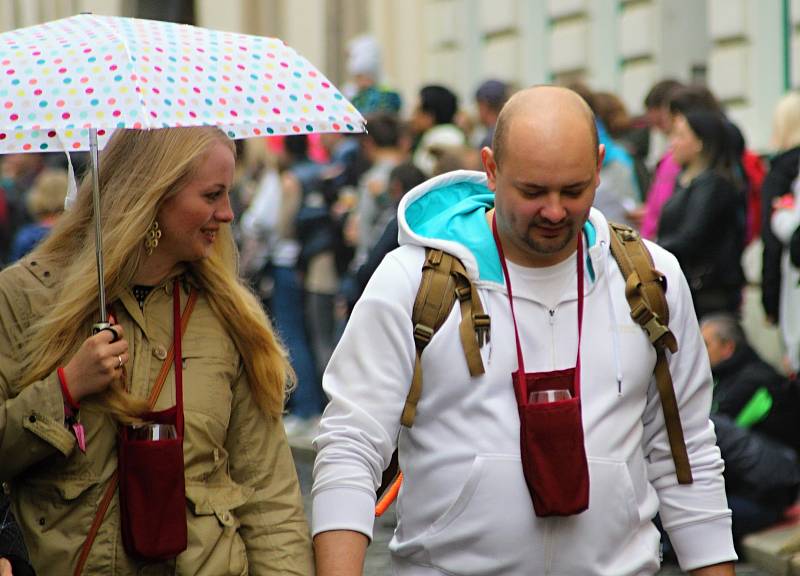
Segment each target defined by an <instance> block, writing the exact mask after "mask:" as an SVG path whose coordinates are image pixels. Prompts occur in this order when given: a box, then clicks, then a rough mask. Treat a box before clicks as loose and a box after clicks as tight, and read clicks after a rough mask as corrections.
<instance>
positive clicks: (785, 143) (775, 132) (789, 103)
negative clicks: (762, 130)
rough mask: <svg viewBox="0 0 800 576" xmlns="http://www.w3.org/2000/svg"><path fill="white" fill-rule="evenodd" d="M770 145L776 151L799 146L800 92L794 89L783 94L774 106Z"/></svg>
mask: <svg viewBox="0 0 800 576" xmlns="http://www.w3.org/2000/svg"><path fill="white" fill-rule="evenodd" d="M772 146H773V147H774V148H775V150H777V151H783V150H789V149H791V148H795V147H797V146H800V93H798V92H796V91H794V92H789V93H787V94H785V95H784V96H783V98H781V99H780V100H779V101H778V104H777V105H776V106H775V113H774V114H773V116H772Z"/></svg>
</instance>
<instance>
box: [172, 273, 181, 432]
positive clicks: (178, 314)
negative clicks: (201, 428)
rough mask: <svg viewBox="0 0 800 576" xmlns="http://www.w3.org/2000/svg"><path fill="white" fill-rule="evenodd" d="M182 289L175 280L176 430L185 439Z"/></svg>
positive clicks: (173, 292)
mask: <svg viewBox="0 0 800 576" xmlns="http://www.w3.org/2000/svg"><path fill="white" fill-rule="evenodd" d="M181 327H182V326H181V289H180V282H178V279H177V278H176V279H175V283H174V284H173V285H172V346H173V350H174V351H175V399H176V414H175V424H176V426H175V429H176V431H177V433H178V436H179V437H181V438H182V437H183V355H182V354H181Z"/></svg>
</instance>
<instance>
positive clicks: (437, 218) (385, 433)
mask: <svg viewBox="0 0 800 576" xmlns="http://www.w3.org/2000/svg"><path fill="white" fill-rule="evenodd" d="M492 205H493V195H492V194H491V192H490V191H489V190H488V189H487V188H486V186H485V177H484V176H483V174H481V173H478V172H464V171H461V172H454V173H450V174H445V175H442V176H440V177H437V178H434V179H432V180H430V181H428V182H426V183H425V184H423V185H422V186H420V187H418V188H416V189H415V190H413V191H412V192H410V193H409V194H408V195H407V196H406V197H405V198H404V199H403V201H402V202H401V205H400V208H399V222H400V243H401V247H400V248H399V249H398V250H395V251H394V252H392V253H390V254H389V255H388V256H387V257H386V258H385V259H384V261H383V263H382V264H381V266H380V267H379V268H378V270H377V271H376V273H375V275H374V276H373V278H372V279H371V281H370V283H369V285H368V286H367V288H366V291H365V292H364V295H363V296H362V298H361V300H360V301H359V303H358V304H357V305H356V307H355V309H354V311H353V315H352V317H351V320H350V322H349V324H348V326H347V329H346V331H345V333H344V336H343V337H342V340H341V342H340V344H339V346H338V348H337V349H336V351H335V352H334V354H333V357H332V358H331V362H330V364H329V366H328V369H327V371H326V373H325V376H324V378H323V386H324V388H325V391H326V392H327V394H328V395H329V397H330V400H331V401H330V404H329V405H328V407H327V409H326V410H325V414H324V416H323V419H322V423H321V428H320V434H319V436H318V437H317V439H316V440H315V446H316V449H317V452H318V453H317V459H316V462H315V466H314V487H313V490H312V495H313V514H312V515H313V522H312V530H313V533H314V534H317V533H319V532H324V531H327V530H342V529H344V530H354V531H358V532H361V533H364V534H366V535H367V536H371V534H372V526H373V520H374V518H373V507H374V503H375V493H374V490H375V488H376V487H377V485H378V484H379V481H380V477H381V472H382V470H383V469H384V468H385V466H387V465H388V463H389V459H390V457H391V455H392V452H393V450H394V449H395V447H396V446H398V445H399V455H400V465H401V468H402V469H403V472H404V484H403V487H402V489H401V491H400V495H399V498H398V501H397V515H398V525H397V528H396V531H395V534H394V538H393V539H392V541H391V543H390V549H391V551H392V561H393V573H394V574H397V575H403V576H411V575H414V576H416V575H419V576H422V575H426V576H427V575H433V574H459V575H465V576H467V575H476V576H477V575H482V576H485V575H490V574H491V575H495V574H496V575H523V574H531V575H537V576H539V575H547V574H557V575H580V576H586V575H594V574H596V575H608V576H626V575H639V574H654V573H655V572H657V570H658V568H659V534H658V531H657V530H656V528H655V527H654V526H653V524H652V522H651V520H652V518H653V517H654V516H655V514H656V512H660V514H661V519H662V522H663V524H664V526H665V527H666V529H667V531H668V533H669V535H670V539H671V541H672V543H673V546H674V548H675V550H676V552H677V554H678V557H679V559H680V563H681V566H682V568H683V569H684V570H691V569H694V568H697V567H700V566H706V565H710V564H715V563H719V562H725V561H729V560H734V559H735V558H736V555H735V553H734V550H733V544H732V539H731V533H730V526H731V520H730V511H729V510H728V508H727V503H726V498H725V490H724V484H723V478H722V468H723V463H722V460H721V458H720V453H719V450H718V449H717V447H716V445H715V436H714V431H713V427H712V425H711V423H710V422H709V419H708V414H709V409H710V405H711V391H712V381H711V373H710V369H709V365H708V358H707V355H706V352H705V348H704V345H703V341H702V339H701V336H700V333H699V330H698V326H697V320H696V318H695V316H694V311H693V307H692V302H691V296H690V294H689V290H688V287H687V285H686V281H685V280H684V278H683V275H682V273H681V271H680V269H679V267H678V264H677V262H676V260H675V259H674V258H673V257H672V256H671V255H670V254H669V253H667V252H665V251H664V250H662V249H660V248H658V247H657V246H655V245H653V244H648V247H649V248H650V251H651V253H652V254H653V257H654V259H655V263H656V267H657V268H658V269H659V270H661V271H662V272H663V273H664V274H666V276H667V279H668V290H667V300H668V303H669V309H670V315H671V316H670V324H669V325H670V328H671V330H672V331H673V332H674V333H675V336H676V337H677V339H678V344H679V350H678V352H677V353H676V354H674V355H671V356H670V358H669V366H670V371H671V373H672V377H673V381H674V385H675V391H676V395H677V399H678V405H679V408H680V414H681V419H682V423H683V430H684V435H685V439H686V444H687V448H688V452H689V459H690V462H691V465H692V473H693V475H694V483H693V484H692V485H688V486H682V485H679V484H678V483H677V479H676V477H675V469H674V464H673V461H672V456H671V453H670V449H669V443H668V440H667V434H666V429H665V427H664V419H663V415H662V411H661V404H660V402H659V398H658V392H657V390H656V386H655V381H654V379H653V378H652V372H653V367H654V364H655V352H654V350H653V347H652V346H651V345H650V343H649V341H648V339H647V337H646V335H645V334H644V332H643V331H642V329H641V328H640V327H639V325H637V324H635V323H634V322H633V320H632V319H631V317H630V313H629V308H628V303H627V301H626V299H625V292H624V280H623V278H622V275H621V273H620V272H619V269H618V268H617V266H616V264H614V263H613V261H612V259H611V256H610V252H609V232H608V226H607V223H606V220H605V218H604V217H603V216H602V214H600V212H598V211H596V210H592V212H591V215H590V219H589V223H587V226H585V228H584V235H585V237H586V240H587V245H588V252H587V264H588V265H587V271H586V274H585V278H584V282H585V292H586V296H585V298H586V300H585V310H584V321H583V339H582V344H581V364H582V367H581V375H582V378H581V395H582V405H583V414H582V417H583V427H584V431H585V446H586V453H587V457H588V461H589V474H590V496H589V509H588V510H587V511H585V512H583V513H581V514H579V515H576V516H570V517H556V518H554V517H551V518H539V517H537V516H536V515H535V514H534V511H533V506H532V504H531V500H530V495H529V493H528V489H527V486H526V484H525V479H524V477H523V472H522V467H521V462H520V448H519V427H520V425H519V418H518V414H517V406H516V401H515V398H514V393H513V387H512V382H511V373H512V372H513V371H514V370H516V369H517V359H516V348H515V344H514V329H513V325H512V321H511V315H510V309H509V305H508V299H507V295H506V290H505V286H504V282H503V278H502V272H501V271H500V263H499V258H498V256H497V253H496V249H495V246H494V243H493V241H492V236H491V231H490V229H489V227H488V225H487V224H486V220H485V217H484V214H485V211H486V210H487V209H488V208H491V206H492ZM458 239H460V240H458ZM424 246H434V247H438V248H443V249H445V250H447V251H449V252H451V253H453V254H454V255H456V256H458V257H459V258H460V259H461V260H462V262H463V263H464V265H465V267H466V268H467V271H468V273H469V274H470V276H471V278H472V281H473V282H474V283H475V285H476V286H477V287H478V289H479V294H480V297H481V300H482V302H483V305H484V308H485V310H486V312H487V313H488V314H489V315H490V316H491V341H490V343H488V344H487V345H485V346H484V347H483V348H482V350H481V354H482V357H483V362H484V366H485V368H486V373H485V374H484V375H483V376H480V377H477V378H470V376H469V372H468V370H467V365H466V361H465V358H464V352H463V350H462V348H461V341H460V339H459V336H458V324H459V322H460V310H459V307H458V306H454V307H453V312H452V314H451V316H450V318H448V320H447V321H446V322H445V323H444V325H443V326H442V327H441V328H440V330H439V331H438V332H437V333H436V335H435V336H434V338H433V339H432V340H431V342H430V344H429V345H428V346H427V348H426V349H425V352H424V354H423V356H422V375H423V390H422V397H421V399H420V402H419V404H418V407H417V416H416V420H415V423H414V426H413V427H412V428H410V429H406V428H401V426H400V414H401V412H402V409H403V405H404V402H405V398H406V394H407V393H408V389H409V386H410V383H411V376H412V370H413V365H414V356H415V352H414V339H413V336H412V325H411V309H412V305H413V302H414V298H415V296H416V294H417V289H418V287H419V282H420V278H421V268H422V264H423V260H424ZM509 272H510V274H511V282H512V285H513V287H514V302H515V308H516V314H517V321H518V323H519V336H520V340H521V344H522V348H523V352H524V360H525V368H526V370H527V371H528V372H538V371H550V370H556V369H563V368H570V367H573V366H574V365H575V358H576V353H577V329H576V314H577V291H576V287H575V285H574V284H575V283H574V281H573V282H572V283H571V284H570V286H571V287H570V288H569V289H568V290H566V292H565V293H564V294H563V296H562V298H561V300H560V302H559V303H558V304H557V305H556V306H555V308H554V309H553V310H548V309H547V307H545V306H544V305H542V304H540V303H539V302H537V301H536V300H535V299H534V298H533V296H532V291H531V290H530V288H529V287H528V286H526V285H525V283H523V282H522V280H521V278H520V277H519V276H518V277H517V278H516V279H515V277H514V276H515V274H514V270H513V269H512V270H510V271H509ZM398 435H399V438H398ZM659 503H660V504H659Z"/></svg>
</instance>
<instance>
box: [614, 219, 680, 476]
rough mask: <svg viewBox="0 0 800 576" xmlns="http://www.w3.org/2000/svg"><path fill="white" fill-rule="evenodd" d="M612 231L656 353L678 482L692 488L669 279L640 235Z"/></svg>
mask: <svg viewBox="0 0 800 576" xmlns="http://www.w3.org/2000/svg"><path fill="white" fill-rule="evenodd" d="M609 227H610V229H611V254H612V256H613V257H614V260H616V262H617V265H618V266H619V269H620V271H621V272H622V275H623V276H624V277H625V298H626V299H627V300H628V305H629V306H630V309H631V318H633V320H634V321H635V322H636V323H637V324H639V325H640V326H641V327H642V329H643V330H644V331H645V332H646V333H647V336H648V338H649V339H650V342H651V343H652V344H653V346H654V347H655V349H656V366H655V370H654V373H655V377H656V386H657V387H658V394H659V397H660V398H661V408H662V410H663V411H664V421H665V423H666V427H667V437H668V438H669V445H670V450H671V452H672V459H673V461H674V462H675V471H676V474H677V477H678V482H679V483H680V484H691V483H692V469H691V466H690V465H689V455H688V453H687V451H686V442H685V441H684V438H683V427H682V426H681V418H680V414H679V412H678V401H677V399H676V398H675V389H674V387H673V384H672V376H671V374H670V372H669V365H668V364H667V354H666V351H667V350H669V351H670V352H672V353H675V352H677V350H678V342H677V340H676V339H675V335H674V334H673V333H672V332H671V331H670V329H669V307H668V305H667V298H666V295H665V293H666V289H667V285H666V277H665V276H664V275H663V274H662V273H661V272H659V271H658V270H656V269H655V266H654V264H653V258H652V256H651V255H650V252H649V251H648V250H647V246H645V244H644V241H642V238H641V236H639V233H638V232H636V231H635V230H634V229H633V228H631V227H629V226H625V225H623V224H615V223H609Z"/></svg>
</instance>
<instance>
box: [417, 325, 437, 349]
mask: <svg viewBox="0 0 800 576" xmlns="http://www.w3.org/2000/svg"><path fill="white" fill-rule="evenodd" d="M431 338H433V328H431V327H430V326H425V325H424V324H417V325H416V326H414V342H416V343H417V346H420V347H423V348H424V347H425V346H426V345H427V344H428V342H430V341H431Z"/></svg>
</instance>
